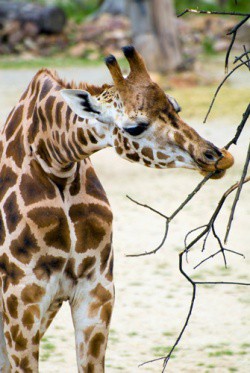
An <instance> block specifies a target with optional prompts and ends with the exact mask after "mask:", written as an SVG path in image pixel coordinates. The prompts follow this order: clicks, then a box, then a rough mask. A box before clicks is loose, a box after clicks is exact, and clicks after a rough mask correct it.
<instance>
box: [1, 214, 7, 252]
mask: <svg viewBox="0 0 250 373" xmlns="http://www.w3.org/2000/svg"><path fill="white" fill-rule="evenodd" d="M5 235H6V233H5V228H4V222H3V217H2V212H1V211H0V245H2V244H3V243H4V240H5Z"/></svg>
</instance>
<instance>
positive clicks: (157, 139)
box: [0, 47, 232, 373]
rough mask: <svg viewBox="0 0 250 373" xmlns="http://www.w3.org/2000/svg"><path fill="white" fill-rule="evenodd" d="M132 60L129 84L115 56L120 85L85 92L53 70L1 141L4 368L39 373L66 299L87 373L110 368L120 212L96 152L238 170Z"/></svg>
mask: <svg viewBox="0 0 250 373" xmlns="http://www.w3.org/2000/svg"><path fill="white" fill-rule="evenodd" d="M124 53H125V56H126V57H127V59H128V61H129V63H130V67H131V73H130V76H129V77H128V78H127V80H125V79H124V78H123V77H122V76H121V73H120V70H119V67H118V64H117V62H116V60H115V59H114V57H109V59H107V65H108V67H109V69H110V72H111V74H112V77H113V80H114V83H115V85H114V86H108V85H104V86H103V87H93V86H87V85H86V84H81V85H80V86H79V87H75V86H74V85H73V84H66V83H65V82H63V81H62V80H60V79H59V78H58V77H57V76H56V75H55V74H54V73H52V72H51V71H48V70H41V71H40V72H38V73H37V75H36V76H35V77H34V79H33V80H32V81H31V83H30V85H29V86H28V88H27V90H26V92H25V93H24V94H23V96H22V97H21V99H20V101H19V103H18V104H17V105H16V106H15V108H14V109H13V111H12V112H11V113H10V115H9V117H8V119H7V121H6V125H5V127H4V129H3V131H2V133H1V137H0V157H1V158H0V162H1V163H0V279H1V281H0V284H1V289H0V292H1V303H0V307H1V308H0V311H1V317H0V326H1V328H0V329H1V332H0V333H1V334H0V340H1V350H0V371H1V372H11V373H12V372H28V373H29V372H30V373H31V372H32V373H34V372H38V357H39V342H40V340H41V338H42V336H43V334H44V333H45V331H46V329H47V327H48V326H49V325H50V323H51V321H52V320H53V317H54V316H55V314H56V313H57V311H58V310H59V308H60V306H61V304H62V302H63V301H69V303H70V306H71V312H72V318H73V323H74V328H75V339H76V352H77V362H78V370H79V372H86V373H87V372H88V373H90V372H95V373H99V372H100V373H101V372H103V371H104V356H105V349H106V345H107V338H108V328H109V323H110V318H111V313H112V309H113V303H114V290H113V273H112V269H113V254H112V211H111V209H110V206H109V203H108V200H107V197H106V194H105V192H104V190H103V188H102V186H101V184H100V182H99V180H98V178H97V176H96V174H95V172H94V169H93V167H92V165H91V162H90V160H89V156H90V155H91V154H93V153H94V152H96V151H98V150H101V149H103V148H105V147H107V146H113V147H114V148H115V150H116V152H117V153H118V154H119V155H120V156H122V157H123V158H126V159H128V160H130V161H133V162H139V163H142V164H144V165H146V166H148V167H156V168H167V167H188V168H193V169H198V170H199V171H200V172H202V173H207V172H209V171H213V170H215V169H216V170H217V171H218V175H219V176H221V174H223V173H224V172H225V171H224V170H225V169H226V168H228V167H230V166H231V165H232V157H231V155H230V154H229V153H227V152H226V151H224V150H221V151H220V150H219V149H218V148H216V147H215V146H214V145H212V144H210V143H209V142H207V141H206V140H204V139H202V138H200V137H199V135H198V134H197V133H196V132H195V131H194V130H192V129H191V128H190V127H188V126H187V125H186V124H185V123H184V122H183V121H182V120H181V119H180V118H179V116H178V115H177V110H176V108H175V105H172V104H171V101H169V99H168V98H167V97H166V96H165V94H164V93H163V91H161V90H160V88H159V87H158V86H156V85H155V84H154V83H152V82H151V81H150V80H149V76H148V75H147V72H146V70H145V68H144V65H143V61H142V59H141V57H140V56H139V55H138V54H137V52H136V51H135V50H134V49H133V48H131V47H127V48H125V49H124ZM143 74H144V75H143ZM137 75H138V76H139V82H137V80H136V76H137ZM136 86H138V87H137V92H136V91H135V88H136ZM138 91H139V92H138ZM144 133H145V135H144ZM215 165H216V166H215Z"/></svg>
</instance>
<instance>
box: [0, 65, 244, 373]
mask: <svg viewBox="0 0 250 373" xmlns="http://www.w3.org/2000/svg"><path fill="white" fill-rule="evenodd" d="M34 72H35V71H30V70H29V71H26V70H22V71H9V70H5V71H0V87H1V89H0V112H1V120H0V121H1V122H4V119H5V118H6V116H7V114H8V112H9V111H10V109H11V107H12V106H13V105H14V104H15V102H16V101H17V99H18V97H19V96H20V94H21V93H22V91H23V90H24V89H25V87H26V85H27V84H28V82H29V80H30V79H31V77H32V75H33V74H34ZM62 73H63V75H64V76H66V77H67V78H68V79H72V78H75V79H76V80H78V78H79V77H81V79H82V80H85V79H86V80H87V79H88V80H90V81H91V82H94V81H95V82H99V81H105V80H106V77H107V76H108V75H107V74H106V72H105V73H104V71H103V70H102V69H100V68H98V69H89V68H88V69H83V70H81V71H79V69H76V70H75V69H68V70H64V71H62ZM229 109H230V108H229ZM228 111H229V110H228ZM182 115H183V117H184V118H185V113H183V114H182ZM240 119H241V118H238V119H233V120H232V119H227V118H225V117H223V118H218V119H217V120H213V121H211V122H209V123H208V124H207V125H206V126H204V125H201V124H200V121H198V120H197V119H195V118H194V119H191V120H189V123H190V124H191V125H193V126H195V127H196V128H197V129H198V131H199V132H200V133H202V134H204V136H205V137H206V138H208V139H210V140H211V141H214V143H215V144H216V145H218V146H223V145H224V144H225V143H227V142H228V140H229V139H231V137H232V136H233V134H234V131H235V128H236V125H237V124H238V123H239V121H240ZM248 139H249V130H248V133H247V131H246V132H245V136H244V138H243V139H241V141H240V142H239V146H238V147H237V148H236V147H234V149H232V151H233V154H234V156H235V159H236V162H235V166H234V167H233V168H232V169H231V170H230V171H229V172H228V173H227V175H226V176H225V177H224V178H223V179H222V180H218V181H209V182H208V183H207V185H206V186H205V187H204V188H203V190H202V191H201V193H199V194H198V195H197V196H196V197H195V198H194V200H193V202H192V203H191V204H189V205H188V206H187V207H186V208H185V210H183V212H182V213H181V214H180V215H179V216H178V217H177V218H176V219H175V221H173V223H172V224H171V229H170V232H169V238H168V240H167V243H166V244H165V246H164V247H163V248H162V249H161V251H160V252H158V253H157V254H156V255H153V256H148V257H143V258H128V257H126V256H125V255H126V254H129V253H139V252H142V251H145V250H149V249H152V248H154V247H155V245H157V244H158V243H159V242H160V240H161V237H162V233H163V229H164V222H163V221H162V220H161V219H160V218H159V217H157V216H155V215H153V214H152V213H150V212H148V211H146V210H144V209H141V208H139V207H137V206H135V205H134V204H132V203H131V202H130V201H128V200H127V199H126V197H125V195H126V194H129V195H130V196H132V197H134V198H136V199H138V200H140V201H142V202H145V203H147V204H149V205H151V206H153V207H155V208H156V209H159V210H161V211H162V212H164V213H165V214H167V215H169V214H171V213H172V212H173V210H175V209H176V207H177V206H178V205H179V204H180V202H181V201H182V200H183V199H184V197H186V196H187V194H188V193H190V191H191V190H192V189H193V188H194V187H195V186H196V184H197V183H198V182H199V181H200V180H201V176H200V175H198V174H196V173H195V172H192V171H187V170H171V169H170V170H161V171H159V170H151V169H146V168H143V167H141V166H138V165H134V164H132V163H129V162H126V161H124V160H122V159H120V158H119V157H118V156H116V155H115V154H114V152H113V151H112V149H110V150H106V151H102V152H100V153H99V154H96V155H95V156H94V157H93V163H94V165H95V168H96V170H97V173H98V175H99V177H100V179H101V181H102V183H103V185H104V187H105V189H106V191H107V194H108V197H109V200H110V202H111V205H112V207H113V211H114V216H115V223H114V249H115V268H114V275H115V284H116V304H115V310H114V313H113V318H112V323H111V331H110V338H109V344H108V350H107V358H106V368H107V372H108V373H116V372H119V371H123V372H126V373H136V372H157V373H158V372H161V363H160V362H157V363H153V364H149V365H145V366H143V367H140V368H138V364H140V363H142V362H144V361H146V360H148V359H152V358H156V357H159V356H162V355H165V354H167V352H168V350H169V348H170V347H171V346H172V344H173V343H174V341H175V339H176V337H177V335H178V333H179V331H180V329H181V327H182V325H183V323H184V320H185V318H186V314H187V312H188V307H189V303H190V300H191V288H190V285H189V284H188V282H186V281H185V279H184V278H183V277H182V276H181V275H180V273H179V271H178V253H179V252H180V250H181V249H182V248H183V237H184V235H185V233H186V232H187V231H188V230H190V229H192V228H195V227H196V226H198V225H201V224H203V223H205V222H206V221H207V220H208V217H209V216H210V215H211V213H212V212H213V210H214V208H215V206H216V204H217V201H218V199H219V198H220V196H221V195H222V194H223V191H224V190H225V189H226V188H228V187H229V186H230V185H231V184H233V183H234V182H235V181H237V180H238V178H239V175H240V172H241V169H242V165H243V162H244V157H245V155H246V154H245V153H246V145H247V142H248ZM248 193H249V185H246V186H245V188H244V190H243V193H242V198H241V201H240V204H239V205H238V207H237V211H236V217H235V220H234V225H233V231H232V233H231V235H230V241H229V245H228V248H231V249H233V250H239V251H240V252H242V253H244V254H245V256H246V259H245V260H243V259H241V258H240V257H238V256H236V255H233V254H231V255H227V259H228V264H229V266H228V269H227V270H226V269H225V268H224V267H223V261H222V258H221V256H217V257H216V258H214V259H211V260H210V262H207V263H206V264H205V265H204V266H201V267H200V268H199V269H198V270H196V271H193V270H192V268H193V266H194V264H196V263H197V262H198V261H199V260H201V259H203V258H205V256H206V255H208V253H212V252H213V251H216V250H217V247H216V245H215V243H214V242H212V241H211V242H209V247H208V248H209V249H210V250H208V251H207V252H205V253H204V254H201V253H200V248H199V247H197V248H196V249H195V250H194V252H193V253H192V254H190V257H189V263H185V268H186V270H187V271H188V272H189V273H192V275H193V278H195V279H197V280H198V279H199V280H207V281H211V280H215V279H216V280H224V281H225V280H228V281H244V282H246V281H248V282H250V276H249V273H250V271H249V264H250V255H249V246H250V242H249V241H250V240H249V232H248V231H249V220H250V219H249V216H250V204H249V197H248ZM230 201H232V199H231V200H230ZM229 208H230V204H229V203H228V204H226V206H225V208H224V210H223V213H222V215H221V219H220V221H219V224H218V225H217V226H218V231H219V232H223V227H224V226H225V223H226V220H227V217H228V213H229ZM249 290H250V289H249V287H248V288H247V287H243V286H241V287H240V286H233V285H224V286H222V285H217V286H199V288H198V293H197V299H196V303H195V308H194V312H193V315H192V318H191V321H190V323H189V325H188V329H187V331H186V333H185V335H184V337H183V339H182V340H181V343H180V344H179V347H178V349H177V350H176V352H175V353H174V356H173V359H172V360H171V361H170V362H169V366H168V369H167V372H170V373H179V372H181V373H182V372H183V373H186V372H187V373H189V372H190V373H196V372H197V373H205V372H216V373H226V372H240V373H247V372H249V371H250V355H249V354H250V333H249V327H250V293H249ZM40 371H41V373H52V372H53V373H74V372H76V371H77V368H76V359H75V348H74V333H73V327H72V323H71V317H70V311H69V307H68V305H67V304H65V305H64V306H63V307H62V309H61V311H60V312H59V314H58V315H57V317H56V319H55V321H54V322H53V324H52V326H51V327H50V329H49V330H48V331H47V333H46V335H45V337H44V339H43V343H42V349H41V366H40Z"/></svg>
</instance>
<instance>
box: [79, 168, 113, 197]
mask: <svg viewBox="0 0 250 373" xmlns="http://www.w3.org/2000/svg"><path fill="white" fill-rule="evenodd" d="M85 185H86V193H87V194H89V195H91V196H92V197H94V198H96V199H99V200H101V201H104V202H106V203H108V199H107V196H106V193H105V191H104V189H103V187H102V185H101V183H100V181H99V179H98V178H97V176H96V173H95V171H94V169H93V167H89V168H88V169H87V172H86V183H85Z"/></svg>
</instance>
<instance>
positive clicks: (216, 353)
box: [208, 350, 234, 357]
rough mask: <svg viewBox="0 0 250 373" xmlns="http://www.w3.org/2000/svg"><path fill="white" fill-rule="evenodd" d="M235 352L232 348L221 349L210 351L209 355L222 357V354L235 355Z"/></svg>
mask: <svg viewBox="0 0 250 373" xmlns="http://www.w3.org/2000/svg"><path fill="white" fill-rule="evenodd" d="M233 355H234V352H233V351H231V350H219V351H214V352H209V354H208V356H209V357H221V356H233Z"/></svg>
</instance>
